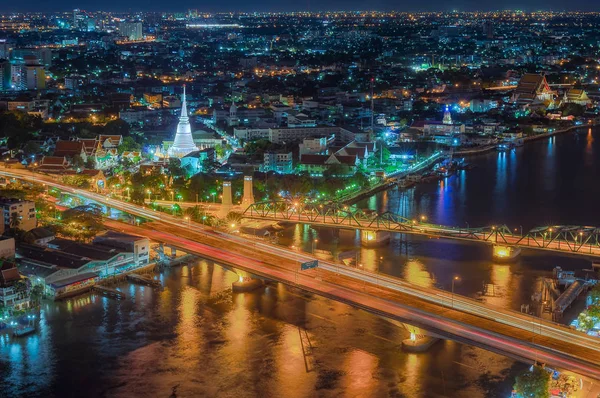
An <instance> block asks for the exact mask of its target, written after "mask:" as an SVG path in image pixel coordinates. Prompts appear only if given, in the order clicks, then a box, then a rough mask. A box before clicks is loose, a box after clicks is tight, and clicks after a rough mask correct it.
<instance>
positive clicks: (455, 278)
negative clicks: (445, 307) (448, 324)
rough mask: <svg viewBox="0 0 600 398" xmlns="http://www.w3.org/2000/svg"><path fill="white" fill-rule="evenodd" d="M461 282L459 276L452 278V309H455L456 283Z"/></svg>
mask: <svg viewBox="0 0 600 398" xmlns="http://www.w3.org/2000/svg"><path fill="white" fill-rule="evenodd" d="M457 281H460V278H459V277H458V276H455V277H454V278H452V295H451V296H450V303H451V306H452V308H454V282H457Z"/></svg>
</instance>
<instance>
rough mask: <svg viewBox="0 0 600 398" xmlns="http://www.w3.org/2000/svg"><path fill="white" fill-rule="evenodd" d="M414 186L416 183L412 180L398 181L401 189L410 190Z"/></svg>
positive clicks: (403, 179)
mask: <svg viewBox="0 0 600 398" xmlns="http://www.w3.org/2000/svg"><path fill="white" fill-rule="evenodd" d="M413 185H415V182H414V181H412V180H408V179H406V178H402V179H400V180H398V187H399V188H410V187H412V186H413Z"/></svg>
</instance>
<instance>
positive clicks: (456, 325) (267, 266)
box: [111, 222, 600, 380]
mask: <svg viewBox="0 0 600 398" xmlns="http://www.w3.org/2000/svg"><path fill="white" fill-rule="evenodd" d="M111 226H112V227H113V228H118V229H124V230H126V231H128V232H131V233H137V234H144V235H147V236H148V237H149V238H150V239H152V240H156V241H162V242H164V243H168V244H170V245H173V246H177V247H181V248H182V249H183V250H186V251H188V252H190V253H194V254H197V255H199V256H203V257H207V258H210V259H213V260H214V261H216V262H217V263H222V264H227V265H230V266H232V267H234V268H237V269H240V270H244V271H247V272H249V273H252V274H254V275H257V276H261V277H264V278H267V279H272V280H276V281H280V282H284V283H286V284H290V285H297V286H298V287H301V288H303V289H305V290H308V291H312V292H314V293H317V294H320V295H323V296H325V297H329V298H332V299H335V300H338V301H342V302H345V303H347V304H350V305H353V306H356V307H359V308H362V309H364V310H367V311H369V312H372V313H376V314H380V315H383V316H386V317H389V318H392V319H397V320H400V321H404V322H407V323H410V324H412V325H415V326H418V327H422V328H424V329H426V330H432V331H434V332H436V333H439V334H442V335H444V336H447V337H448V338H452V339H455V340H458V341H463V342H466V343H470V344H474V345H478V346H481V347H484V348H487V349H491V350H493V351H496V352H500V353H503V354H505V355H509V356H512V357H514V358H517V359H521V360H529V361H533V360H539V361H542V362H545V363H548V364H550V365H552V366H554V367H557V368H562V369H569V370H572V371H575V372H578V373H580V374H582V375H585V376H588V377H591V378H595V379H598V380H600V343H597V345H596V346H595V348H596V349H590V348H589V347H582V346H581V345H580V344H577V342H573V343H572V342H570V341H568V338H567V339H565V338H563V339H557V338H554V337H550V336H546V335H540V334H539V333H536V332H534V331H533V330H532V331H529V330H524V329H523V328H522V327H517V326H513V325H508V324H503V323H500V322H497V321H495V320H494V319H490V318H486V317H483V316H476V315H473V314H469V313H465V312H462V311H458V310H453V309H449V308H447V307H446V306H444V305H441V304H440V303H437V304H436V303H432V302H429V301H427V300H423V299H420V298H418V297H415V296H414V295H410V294H405V293H402V292H399V291H395V290H392V289H388V288H386V287H383V286H378V285H375V284H372V283H369V282H365V281H361V280H357V279H355V278H350V277H348V276H344V275H337V274H336V273H335V272H329V271H325V270H323V269H318V270H309V271H302V272H298V262H296V261H292V260H290V259H289V258H286V257H282V256H278V255H276V254H274V253H272V252H271V253H266V252H263V251H262V250H259V249H258V248H257V247H256V246H255V247H249V246H247V245H245V244H239V243H235V242H231V241H229V242H228V243H227V250H224V249H220V248H221V247H223V240H222V239H221V238H220V237H219V236H218V235H217V234H216V235H214V237H213V236H210V235H207V234H204V233H197V232H194V231H185V234H182V231H181V229H180V228H179V227H175V226H171V225H168V224H165V223H162V222H161V223H150V224H146V225H145V226H143V227H135V226H130V225H124V224H119V223H113V224H112V225H111ZM140 228H142V229H143V231H140ZM181 236H185V238H183V237H181ZM316 276H318V277H319V278H320V279H321V280H318V279H317V278H316ZM569 333H570V332H569ZM576 335H578V333H574V336H576Z"/></svg>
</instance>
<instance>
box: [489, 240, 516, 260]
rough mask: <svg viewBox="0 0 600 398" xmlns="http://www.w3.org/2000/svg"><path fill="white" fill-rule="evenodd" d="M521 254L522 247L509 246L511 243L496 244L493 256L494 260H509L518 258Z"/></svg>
mask: <svg viewBox="0 0 600 398" xmlns="http://www.w3.org/2000/svg"><path fill="white" fill-rule="evenodd" d="M520 254H521V248H519V247H517V246H509V245H498V244H494V247H493V251H492V257H494V260H498V261H502V262H509V261H513V260H516V258H517V257H519V255H520Z"/></svg>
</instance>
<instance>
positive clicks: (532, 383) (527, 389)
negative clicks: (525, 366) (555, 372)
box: [513, 366, 550, 398]
mask: <svg viewBox="0 0 600 398" xmlns="http://www.w3.org/2000/svg"><path fill="white" fill-rule="evenodd" d="M549 383H550V374H549V373H548V372H546V371H545V370H544V369H542V368H541V367H539V366H534V367H533V370H532V371H531V372H530V371H529V370H527V371H526V372H524V373H522V374H520V375H519V376H517V379H516V381H515V385H514V386H513V388H514V390H515V391H516V392H517V394H521V395H522V396H523V397H526V398H530V397H531V398H549V397H550V393H549V392H548V385H549Z"/></svg>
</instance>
